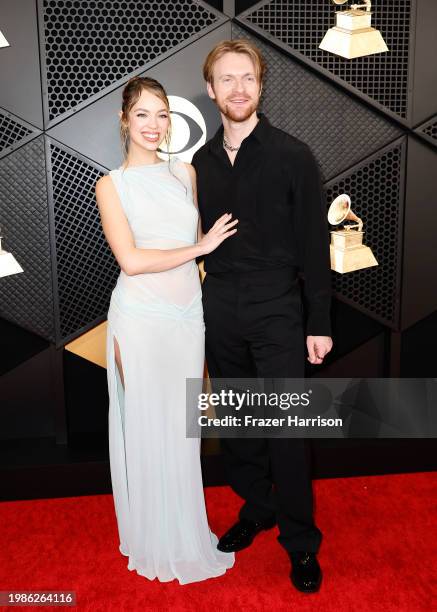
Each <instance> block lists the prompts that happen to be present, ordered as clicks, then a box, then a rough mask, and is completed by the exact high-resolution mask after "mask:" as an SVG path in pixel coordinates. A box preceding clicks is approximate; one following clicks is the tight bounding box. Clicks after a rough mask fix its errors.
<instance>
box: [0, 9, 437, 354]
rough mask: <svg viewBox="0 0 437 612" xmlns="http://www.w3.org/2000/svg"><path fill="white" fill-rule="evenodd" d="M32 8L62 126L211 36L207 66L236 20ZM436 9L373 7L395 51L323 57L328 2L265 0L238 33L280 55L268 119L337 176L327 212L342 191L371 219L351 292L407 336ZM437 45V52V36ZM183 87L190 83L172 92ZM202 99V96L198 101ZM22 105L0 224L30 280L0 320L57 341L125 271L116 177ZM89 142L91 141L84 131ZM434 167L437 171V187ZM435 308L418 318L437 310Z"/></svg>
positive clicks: (44, 83)
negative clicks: (425, 68) (423, 52)
mask: <svg viewBox="0 0 437 612" xmlns="http://www.w3.org/2000/svg"><path fill="white" fill-rule="evenodd" d="M23 2H24V5H26V6H30V5H33V6H34V7H35V9H38V15H39V20H38V22H37V21H36V20H35V23H34V25H33V27H34V28H35V31H36V32H37V33H38V35H39V44H40V57H41V66H40V67H39V68H40V72H41V95H42V99H43V105H44V123H45V128H46V130H48V131H49V130H50V128H51V127H52V126H54V125H60V124H62V122H64V121H65V125H66V124H67V121H66V119H67V118H69V117H71V115H73V114H74V115H75V116H79V111H83V109H84V108H85V107H86V108H87V110H88V109H92V108H93V107H94V106H95V107H96V108H97V107H99V108H100V106H99V105H102V106H101V108H103V103H104V101H105V100H106V99H108V98H109V97H110V94H111V93H112V92H113V91H115V89H116V88H118V87H119V86H121V85H122V84H123V83H124V82H125V81H126V80H127V79H128V78H130V77H131V76H132V75H134V74H139V73H143V72H144V71H145V70H148V69H153V70H154V71H155V72H154V74H156V75H157V76H158V78H159V66H160V63H161V62H164V60H165V61H167V60H168V59H170V58H171V61H172V62H175V63H176V64H177V62H178V58H180V57H182V53H183V50H184V49H186V48H191V47H193V48H194V46H195V45H196V44H199V41H200V42H201V41H202V40H204V41H205V47H204V49H205V51H202V57H204V55H205V53H206V50H207V49H208V45H209V43H208V40H209V38H208V37H210V36H212V37H214V36H215V37H217V36H218V34H217V32H219V31H220V28H221V27H224V26H225V25H226V24H227V25H230V24H231V21H230V20H229V19H228V18H227V17H226V16H225V15H224V14H221V13H219V12H218V11H217V10H215V9H214V8H212V7H211V6H210V5H208V4H207V3H206V2H198V1H195V0H174V1H171V2H164V1H155V2H142V1H139V0H125V1H111V2H110V1H109V0H100V1H97V0H77V1H74V2H73V1H71V0H23ZM18 4H19V3H17V4H16V5H15V4H14V5H13V6H12V7H9V9H8V10H9V11H11V10H12V11H13V10H15V11H16V13H17V15H16V19H17V23H18V22H19V18H20V15H19V6H18ZM424 6H425V3H424V2H423V1H422V0H378V1H377V2H374V3H373V5H372V10H373V13H374V14H373V25H376V26H377V27H378V28H379V29H380V30H381V32H382V34H383V37H384V39H385V40H386V42H387V45H388V47H389V52H388V53H383V54H377V55H372V56H368V57H364V58H357V59H355V60H344V59H342V58H338V57H336V56H334V55H332V54H329V53H327V52H324V51H320V50H319V49H318V45H319V43H320V41H321V39H322V37H323V34H324V33H325V31H326V30H327V29H328V27H330V26H332V25H333V24H334V12H335V9H334V7H333V5H332V4H331V3H330V2H329V1H328V0H323V1H317V2H308V1H305V0H295V1H293V2H285V1H284V0H270V1H264V2H261V3H258V4H256V5H255V6H254V7H252V8H251V9H249V10H248V11H246V13H244V14H242V15H240V16H237V18H236V19H234V20H233V21H232V28H233V29H232V36H233V37H240V36H244V37H248V38H251V39H253V40H254V41H255V42H256V43H257V44H258V45H259V46H260V48H261V49H262V51H263V53H264V55H265V57H266V59H267V62H268V72H267V77H266V83H265V87H264V94H263V101H262V108H263V110H264V112H265V113H266V114H267V116H268V117H269V119H270V120H271V122H272V123H273V124H274V125H276V126H277V127H280V128H282V129H284V130H285V131H287V132H289V133H292V134H293V135H295V136H297V137H298V138H300V139H302V140H304V141H305V142H307V143H308V144H309V145H310V147H311V148H312V150H313V151H314V153H315V155H316V158H317V159H318V162H319V164H320V167H321V170H322V174H323V178H324V181H325V183H326V187H327V204H329V203H330V201H331V200H332V199H333V197H334V196H335V195H336V194H337V193H338V192H339V191H341V190H343V189H344V190H346V191H348V192H349V193H350V195H351V197H352V206H353V209H354V210H355V211H356V212H357V214H358V215H359V216H361V217H362V218H363V220H364V223H365V227H364V229H365V243H366V244H368V245H369V246H370V247H371V248H372V250H373V251H374V253H375V255H376V258H377V259H378V261H379V264H380V265H379V267H378V268H374V269H368V270H362V271H359V272H355V273H351V274H346V275H343V276H342V275H339V274H337V273H333V286H334V288H335V291H336V293H337V296H338V297H340V298H341V299H344V300H345V301H347V302H349V303H351V304H353V305H354V306H355V307H356V308H357V309H360V310H362V311H363V312H364V313H366V314H368V315H370V316H371V317H373V318H375V319H377V320H378V321H380V322H383V323H384V324H385V325H387V326H389V327H390V328H392V329H399V326H400V310H401V306H402V305H401V304H400V288H401V285H402V266H403V261H402V253H403V251H402V246H403V245H402V240H403V236H405V233H406V232H408V227H405V226H404V223H403V219H404V216H405V215H404V208H405V207H414V208H415V209H416V207H417V213H418V215H419V216H420V206H421V203H420V197H419V196H418V197H417V199H416V198H415V199H414V201H405V200H404V193H405V181H408V176H406V162H405V158H406V149H407V145H406V135H407V134H410V135H414V137H416V138H419V139H420V140H421V142H422V143H425V144H426V146H427V147H429V148H430V149H431V151H432V152H433V156H431V158H430V159H431V162H432V163H434V162H433V160H435V159H436V155H437V154H436V153H435V146H436V143H437V138H436V125H437V96H436V102H435V105H434V107H433V109H432V112H431V113H430V114H429V115H428V116H427V117H422V118H421V119H420V121H417V123H416V124H415V125H412V124H411V113H412V103H411V100H412V98H411V96H412V95H413V94H414V95H415V96H419V95H420V96H424V95H427V96H428V97H427V100H428V99H430V100H431V102H432V99H433V97H432V95H431V94H432V93H433V92H434V90H433V89H432V90H430V91H429V92H428V93H427V94H424V93H423V91H422V90H420V91H419V90H417V88H416V89H415V84H416V81H417V79H416V76H417V75H418V72H417V71H416V74H415V73H414V70H415V68H417V66H418V65H419V63H418V62H419V60H420V59H421V56H418V49H417V45H416V46H415V44H416V43H415V41H417V40H421V41H422V39H421V32H419V31H416V30H415V27H416V24H418V23H421V20H420V11H421V10H422V9H423V7H424ZM426 6H427V11H429V10H432V9H430V8H429V5H426ZM14 7H15V8H14ZM427 15H428V13H427ZM414 17H415V18H414ZM422 21H423V18H422ZM226 32H230V28H229V29H228V30H226ZM5 33H6V35H7V34H8V32H5ZM229 35H230V34H228V33H227V34H224V36H223V37H227V36H229ZM211 40H212V39H211ZM214 42H216V38H214ZM12 43H13V40H12ZM429 45H430V49H431V51H432V49H433V48H434V47H433V45H435V43H434V42H433V41H432V40H430V41H429ZM210 46H212V44H210V45H209V47H210ZM11 49H12V50H14V48H13V44H12V45H11ZM16 51H17V50H15V51H14V52H16ZM4 52H5V53H9V51H8V50H7V49H2V50H0V68H1V61H2V57H6V55H4ZM2 53H3V56H2ZM430 57H432V53H431V54H430ZM424 59H425V58H424ZM413 60H414V61H413ZM415 62H416V63H415ZM189 71H190V66H186V65H183V64H182V65H181V69H180V71H179V73H178V79H180V83H184V82H185V81H186V78H187V75H188V74H189ZM24 76H25V75H24ZM417 82H419V81H417ZM180 86H181V85H180ZM430 86H431V85H430ZM177 91H178V83H177V79H176V80H175V83H174V86H173V92H172V93H173V94H177ZM203 92H204V90H203V89H202V90H197V89H196V91H193V92H192V95H191V98H190V99H191V100H193V101H195V100H197V99H198V98H199V96H202V95H204V93H203ZM185 95H187V94H185ZM8 100H9V98H8ZM8 105H9V106H8V108H5V109H0V126H1V128H2V135H1V139H0V198H1V200H0V206H1V207H0V226H1V227H2V229H4V232H5V236H6V239H5V242H4V244H5V247H6V248H8V247H9V246H10V250H11V251H13V252H14V254H16V257H17V259H18V260H19V261H20V263H21V264H22V266H23V268H24V269H25V273H24V274H21V275H16V276H13V277H10V278H6V279H3V280H2V282H1V284H0V316H2V317H4V318H6V319H9V320H11V321H14V322H17V323H19V324H20V325H22V326H23V327H26V328H27V329H30V330H32V331H34V332H35V333H37V334H39V335H41V336H43V337H44V338H47V339H49V340H56V343H57V345H58V346H59V345H62V344H64V343H65V342H67V341H68V340H69V339H71V338H73V337H75V336H77V335H79V334H80V333H82V332H83V331H84V330H86V329H87V328H89V327H90V326H93V325H94V324H95V323H96V322H98V321H100V320H102V319H103V318H104V316H105V314H106V311H107V307H108V300H109V295H110V291H111V289H112V287H113V284H114V281H115V278H116V276H117V267H116V265H115V262H114V259H113V257H112V255H111V254H110V251H109V249H108V247H107V245H106V243H105V241H104V237H103V234H102V231H101V228H100V224H99V219H98V214H97V208H96V205H95V201H94V195H93V192H94V184H95V181H96V179H97V178H98V177H99V176H101V175H102V174H103V173H105V172H106V171H107V170H108V168H104V167H102V166H100V165H99V164H98V163H96V162H95V160H93V159H89V158H87V157H86V156H85V155H84V153H83V152H82V151H81V147H80V145H78V147H77V149H76V150H73V149H72V148H69V147H68V146H66V143H65V142H62V137H60V141H58V140H55V138H54V137H53V135H51V137H49V136H41V135H40V134H41V132H40V130H38V128H36V127H35V126H34V125H33V124H32V123H31V122H29V120H28V117H26V116H18V115H19V113H16V114H14V107H13V104H10V103H9V102H8ZM17 107H18V105H17ZM105 125H106V124H105ZM106 127H107V129H108V130H113V129H115V128H114V126H113V125H112V124H108V125H107V126H106ZM79 131H80V129H79ZM88 131H89V128H88ZM48 134H49V135H50V132H48ZM210 135H211V134H208V137H209V136H210ZM82 136H83V139H85V138H92V134H89V133H87V132H86V130H84V134H83V135H82ZM82 136H81V137H82ZM84 141H85V140H83V142H84ZM432 163H431V166H432ZM411 167H414V164H411ZM436 174H437V173H436V172H432V171H431V172H430V180H435V175H436ZM414 197H415V196H414ZM428 222H430V221H429V220H428ZM404 290H405V288H404ZM432 307H433V304H430V305H427V306H426V308H428V310H429V309H430V308H431V309H432ZM434 307H435V306H434ZM421 308H422V306H419V305H418V306H417V312H416V313H415V317H416V320H419V319H420V318H421V316H424V314H426V313H425V312H424V309H423V308H422V310H421ZM426 308H425V310H426ZM413 315H414V313H413ZM413 319H414V316H412V317H410V320H413Z"/></svg>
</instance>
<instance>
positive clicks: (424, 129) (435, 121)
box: [416, 117, 437, 147]
mask: <svg viewBox="0 0 437 612" xmlns="http://www.w3.org/2000/svg"><path fill="white" fill-rule="evenodd" d="M416 132H418V133H419V134H420V135H422V136H424V137H425V138H426V139H427V140H428V142H430V143H431V144H432V145H434V146H435V147H437V117H433V118H432V119H429V120H428V121H426V123H424V124H423V125H421V126H419V127H418V128H417V129H416Z"/></svg>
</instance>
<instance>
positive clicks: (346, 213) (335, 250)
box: [328, 193, 378, 274]
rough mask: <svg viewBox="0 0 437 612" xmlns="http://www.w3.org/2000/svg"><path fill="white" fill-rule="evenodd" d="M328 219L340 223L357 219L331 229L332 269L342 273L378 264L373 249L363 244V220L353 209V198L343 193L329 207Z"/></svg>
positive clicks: (334, 223) (333, 223) (330, 221)
mask: <svg viewBox="0 0 437 612" xmlns="http://www.w3.org/2000/svg"><path fill="white" fill-rule="evenodd" d="M328 221H329V223H330V224H331V225H339V224H340V223H343V221H355V222H356V223H355V225H345V226H344V227H343V229H338V230H334V231H331V232H330V233H331V244H330V247H329V248H330V253H331V269H332V270H335V271H336V272H340V274H344V273H345V272H353V271H354V270H362V269H363V268H370V267H372V266H377V265H378V262H377V261H376V259H375V257H374V255H373V253H372V250H371V249H370V248H369V247H368V246H365V245H364V244H363V235H364V232H363V222H362V221H361V219H360V218H359V217H357V216H356V215H355V214H354V213H353V212H352V210H351V199H350V197H349V196H348V195H347V194H346V193H343V194H341V195H339V196H337V197H336V198H335V200H334V201H333V202H332V204H331V206H330V207H329V211H328Z"/></svg>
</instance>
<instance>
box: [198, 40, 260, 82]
mask: <svg viewBox="0 0 437 612" xmlns="http://www.w3.org/2000/svg"><path fill="white" fill-rule="evenodd" d="M225 53H244V54H246V55H248V56H249V58H250V59H251V60H252V63H253V65H254V68H255V75H256V78H257V80H258V82H259V84H260V85H262V82H263V79H264V75H265V71H266V63H265V61H264V58H263V56H262V55H261V51H260V50H259V49H258V47H256V46H255V45H254V44H253V43H251V42H250V40H246V39H243V38H240V39H235V40H223V41H222V42H219V43H218V44H217V45H216V46H215V47H214V48H213V49H211V51H210V52H209V53H208V56H207V58H206V60H205V63H204V64H203V78H204V79H205V81H206V82H207V83H211V85H212V84H213V70H214V64H215V63H216V61H217V60H219V59H220V58H221V57H223V55H225Z"/></svg>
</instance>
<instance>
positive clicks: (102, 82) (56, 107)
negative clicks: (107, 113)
mask: <svg viewBox="0 0 437 612" xmlns="http://www.w3.org/2000/svg"><path fill="white" fill-rule="evenodd" d="M40 6H41V7H42V8H41V14H42V21H43V24H42V29H43V36H44V41H45V42H44V52H45V60H46V78H47V102H48V118H49V119H50V120H52V119H54V118H56V117H58V116H59V115H61V114H63V113H65V112H66V111H69V110H70V109H72V108H74V107H76V106H77V105H78V104H80V103H81V102H83V101H84V100H87V99H88V98H90V97H91V96H93V95H95V94H98V93H99V92H101V91H102V90H103V89H104V88H105V87H107V86H108V85H111V84H112V83H114V82H116V81H118V80H120V79H122V78H123V77H125V76H126V75H128V74H129V73H131V72H134V71H135V70H137V69H139V68H141V67H142V66H144V65H145V64H147V63H149V62H151V61H152V60H154V59H156V58H157V57H159V56H160V55H162V54H164V53H166V52H167V51H169V50H170V49H172V48H173V47H176V46H177V45H179V44H180V43H182V42H184V41H187V40H189V39H190V38H191V37H193V36H195V35H196V34H198V33H199V32H200V31H203V30H205V29H207V28H208V27H210V26H211V25H213V24H215V23H219V18H218V16H217V14H216V13H215V12H213V9H211V10H209V9H207V8H205V7H206V5H205V6H203V5H202V3H200V2H195V1H193V0H175V1H174V2H167V1H164V0H159V1H156V2H143V1H142V0H124V1H119V0H101V1H94V0H80V2H72V1H71V0H44V2H43V3H42V4H41V3H40ZM209 8H210V7H209Z"/></svg>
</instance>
